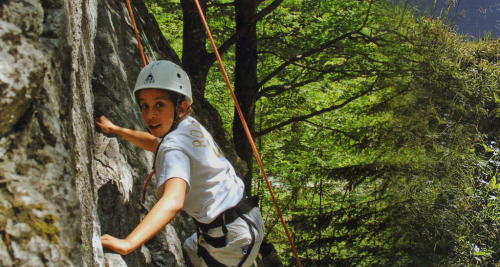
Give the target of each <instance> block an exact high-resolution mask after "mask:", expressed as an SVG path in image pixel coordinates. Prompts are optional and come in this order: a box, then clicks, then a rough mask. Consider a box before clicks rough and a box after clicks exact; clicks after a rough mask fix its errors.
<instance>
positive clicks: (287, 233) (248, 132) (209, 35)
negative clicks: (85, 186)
mask: <svg viewBox="0 0 500 267" xmlns="http://www.w3.org/2000/svg"><path fill="white" fill-rule="evenodd" d="M126 1H127V7H128V12H129V14H130V18H131V20H132V25H133V26H134V33H135V37H136V39H137V43H138V46H139V50H140V52H141V56H142V61H143V63H144V66H146V65H147V64H146V58H145V57H144V52H143V50H142V45H141V41H140V39H139V34H138V32H137V26H136V24H135V20H134V15H133V14H132V8H131V6H130V2H129V0H126ZM194 1H195V3H196V7H197V8H198V12H199V13H200V17H201V20H202V22H203V25H204V26H205V30H206V31H207V36H208V38H209V39H210V43H211V44H212V48H213V50H214V53H215V56H216V57H217V61H218V62H219V66H220V69H221V71H222V74H223V75H224V79H225V81H226V84H227V87H228V89H229V92H230V93H231V96H232V97H233V101H234V105H235V107H236V110H237V111H238V115H239V116H240V119H241V123H242V124H243V127H244V128H245V132H246V134H247V137H248V141H249V142H250V145H251V146H252V150H253V153H254V156H255V159H256V160H257V163H258V165H259V167H260V171H261V172H262V176H263V177H264V180H265V182H266V185H267V188H268V189H269V193H270V194H271V199H272V200H273V204H274V207H275V208H276V211H277V212H278V216H279V218H280V221H281V224H282V225H283V228H284V229H285V233H286V236H287V238H288V242H290V246H291V248H292V252H293V255H294V256H295V259H296V260H297V264H298V265H299V267H302V263H301V262H300V259H299V255H298V254H297V250H296V249H295V245H294V244H293V240H292V237H291V236H290V233H289V232H288V228H287V226H286V222H285V219H283V215H282V214H281V210H280V208H279V206H278V203H277V201H276V197H275V196H274V192H273V189H272V188H271V184H270V183H269V179H268V177H267V174H266V172H265V170H264V165H263V164H262V160H261V159H260V156H259V153H258V151H257V147H256V146H255V142H254V140H253V137H252V134H251V133H250V130H249V129H248V125H247V123H246V121H245V118H244V117H243V113H242V112H241V109H240V105H239V104H238V101H237V99H236V95H235V94H234V91H233V88H232V86H231V82H230V81H229V77H228V75H227V72H226V69H225V67H224V64H223V63H222V59H221V57H220V55H219V51H218V50H217V46H216V45H215V42H214V39H213V37H212V34H211V33H210V28H209V27H208V24H207V21H206V19H205V16H204V15H203V11H202V9H201V6H200V3H199V2H198V0H194ZM154 172H155V170H153V171H152V172H151V173H150V174H149V176H148V178H147V179H146V181H145V183H144V186H143V189H142V202H144V198H145V191H146V186H147V184H148V182H149V180H150V179H151V176H152V175H153V174H154Z"/></svg>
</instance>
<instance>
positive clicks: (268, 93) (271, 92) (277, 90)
mask: <svg viewBox="0 0 500 267" xmlns="http://www.w3.org/2000/svg"><path fill="white" fill-rule="evenodd" d="M325 74H326V73H321V74H319V75H318V76H316V77H314V78H311V79H309V80H305V81H302V82H299V83H294V84H281V85H272V86H269V87H266V88H264V89H262V90H261V91H260V92H259V93H257V97H256V101H258V100H259V99H260V98H261V97H263V96H265V97H275V96H277V95H280V94H282V93H283V92H285V91H288V90H291V89H294V88H299V87H302V86H304V85H307V84H310V83H313V82H317V81H318V80H319V79H320V78H321V77H323V76H325Z"/></svg>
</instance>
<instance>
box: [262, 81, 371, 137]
mask: <svg viewBox="0 0 500 267" xmlns="http://www.w3.org/2000/svg"><path fill="white" fill-rule="evenodd" d="M377 81H378V77H377V78H376V79H375V81H374V82H373V84H372V85H371V86H370V87H369V88H368V89H366V90H365V91H362V92H359V93H358V94H357V95H355V96H352V97H350V98H348V99H346V100H345V101H344V102H342V103H340V104H338V105H333V106H330V107H328V108H324V109H321V110H318V111H315V112H312V113H309V114H307V115H304V116H300V117H295V118H291V119H288V120H286V121H283V122H280V123H278V124H276V125H274V126H271V127H269V128H267V129H264V130H262V131H260V132H258V133H255V137H260V136H262V135H265V134H268V133H270V132H272V131H274V130H276V129H280V128H282V127H284V126H286V125H288V124H291V123H293V122H299V121H305V120H307V119H309V118H312V117H314V116H318V115H321V114H323V113H326V112H329V111H332V110H336V109H340V108H343V107H344V106H346V105H347V104H349V103H351V102H352V101H354V100H356V99H358V98H360V97H362V96H365V95H367V94H368V93H370V92H373V91H374V90H373V88H374V87H375V84H376V83H377Z"/></svg>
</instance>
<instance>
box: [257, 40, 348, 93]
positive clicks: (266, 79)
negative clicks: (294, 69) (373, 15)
mask: <svg viewBox="0 0 500 267" xmlns="http://www.w3.org/2000/svg"><path fill="white" fill-rule="evenodd" d="M355 33H357V31H354V32H349V33H345V34H342V35H341V36H339V37H337V38H335V39H333V40H330V41H328V42H326V43H323V44H321V45H320V46H318V47H316V48H313V49H311V50H309V51H306V52H305V53H302V54H301V55H297V56H295V57H293V58H291V59H289V60H288V61H286V62H283V64H281V65H280V66H279V67H277V68H276V69H275V70H274V71H273V72H271V73H270V74H269V75H267V76H266V77H265V78H264V79H263V80H262V81H261V82H260V83H259V85H258V87H262V86H263V85H264V84H266V83H267V82H269V81H270V80H271V79H272V78H273V77H275V76H276V75H278V73H280V72H281V71H282V70H283V69H285V68H286V67H288V66H290V65H291V64H293V63H295V62H297V61H299V60H301V59H302V58H305V57H309V56H311V55H314V54H316V53H319V52H321V51H322V50H324V49H326V48H328V47H331V46H332V45H333V44H335V43H337V42H340V41H342V40H343V39H345V38H349V37H350V36H351V35H353V34H355Z"/></svg>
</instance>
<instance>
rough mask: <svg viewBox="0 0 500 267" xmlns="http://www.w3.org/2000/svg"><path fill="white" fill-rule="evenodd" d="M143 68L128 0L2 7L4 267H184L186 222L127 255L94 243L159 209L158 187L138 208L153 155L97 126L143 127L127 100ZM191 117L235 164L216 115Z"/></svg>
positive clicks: (149, 20) (152, 32)
mask: <svg viewBox="0 0 500 267" xmlns="http://www.w3.org/2000/svg"><path fill="white" fill-rule="evenodd" d="M132 6H133V7H134V9H135V10H136V11H137V13H138V14H139V16H138V17H137V18H136V21H137V22H138V23H141V25H142V26H143V28H144V30H145V31H146V35H148V36H152V37H151V38H150V40H149V42H150V44H151V46H152V48H153V51H154V53H155V56H156V58H159V59H169V60H173V61H175V62H177V63H179V59H178V58H176V56H175V54H174V53H173V51H172V49H171V48H170V46H169V45H168V43H167V42H166V41H165V39H164V38H163V36H162V34H161V33H160V31H159V28H158V25H157V24H156V21H155V20H154V18H153V17H152V16H150V15H148V13H147V10H146V8H145V6H144V3H143V2H142V1H139V0H137V1H132ZM147 57H148V59H150V55H147ZM141 68H142V62H141V60H140V56H139V51H138V49H137V41H136V40H135V37H134V33H133V30H132V26H131V22H130V19H129V15H128V11H127V8H126V4H125V1H121V0H107V1H97V0H71V1H70V0H42V1H39V0H10V1H2V2H1V7H0V94H1V98H0V112H1V116H0V230H1V235H0V236H1V237H0V266H184V260H183V258H182V252H181V244H182V242H183V241H184V240H185V239H186V238H187V237H188V236H189V235H190V234H191V233H192V232H193V231H194V227H193V223H192V222H191V221H190V219H189V218H188V217H187V216H185V215H183V216H178V217H177V218H176V219H175V220H174V221H173V222H172V223H171V224H169V225H168V226H167V227H166V229H165V230H164V231H162V232H161V233H160V234H158V235H157V236H156V237H155V238H153V239H152V240H150V241H149V242H148V243H146V245H144V246H143V247H142V248H141V249H138V250H136V251H135V252H133V253H131V254H129V255H127V256H124V257H121V256H120V255H117V254H113V253H108V252H107V251H103V248H102V246H101V243H100V236H101V235H102V234H105V233H108V234H112V235H114V236H117V237H121V238H124V237H126V235H128V234H129V233H130V231H131V230H132V229H133V228H134V227H135V226H136V225H137V224H138V223H139V222H140V220H141V217H143V216H144V215H145V214H146V212H147V211H146V209H149V208H151V207H152V206H153V205H154V202H155V199H154V194H153V192H154V185H153V184H154V182H153V183H151V186H149V187H148V194H147V200H146V203H145V204H144V207H145V208H141V205H139V202H140V195H141V188H142V183H143V181H144V179H145V177H146V176H147V174H148V172H149V170H150V168H151V162H152V155H151V153H148V152H144V151H142V150H140V149H138V148H136V147H134V146H133V145H130V144H128V143H127V142H125V141H123V140H121V139H119V138H116V137H114V136H106V135H104V134H102V133H99V132H96V129H95V127H94V122H93V121H94V119H95V118H96V117H98V116H100V115H106V116H107V117H108V118H110V119H111V120H112V121H114V122H115V123H117V124H119V125H121V126H125V127H129V128H134V129H144V126H143V124H142V120H141V117H140V114H139V110H138V109H137V108H136V106H135V103H134V100H133V98H132V94H131V91H132V86H133V84H134V83H135V77H136V75H137V74H138V73H139V71H140V69H141ZM194 90H196V88H194ZM194 108H195V110H196V109H198V110H203V113H202V115H200V116H197V117H198V119H200V120H201V121H202V122H203V123H205V124H206V125H207V126H208V128H209V130H210V131H211V132H212V133H213V134H214V137H215V138H216V139H217V140H218V142H219V143H220V144H221V147H222V148H223V149H224V150H225V152H226V154H227V155H230V158H231V160H232V161H233V163H234V164H235V165H236V166H241V163H239V162H238V160H237V158H236V157H235V156H234V155H235V154H234V151H231V143H230V142H229V139H228V135H227V133H226V132H225V131H223V130H222V128H221V125H222V123H221V120H220V117H219V115H218V113H217V112H216V111H215V109H214V108H213V107H211V106H210V105H209V104H208V103H207V102H206V101H205V100H204V99H195V106H194ZM200 114H201V113H200ZM241 170H242V169H241V168H240V171H241Z"/></svg>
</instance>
